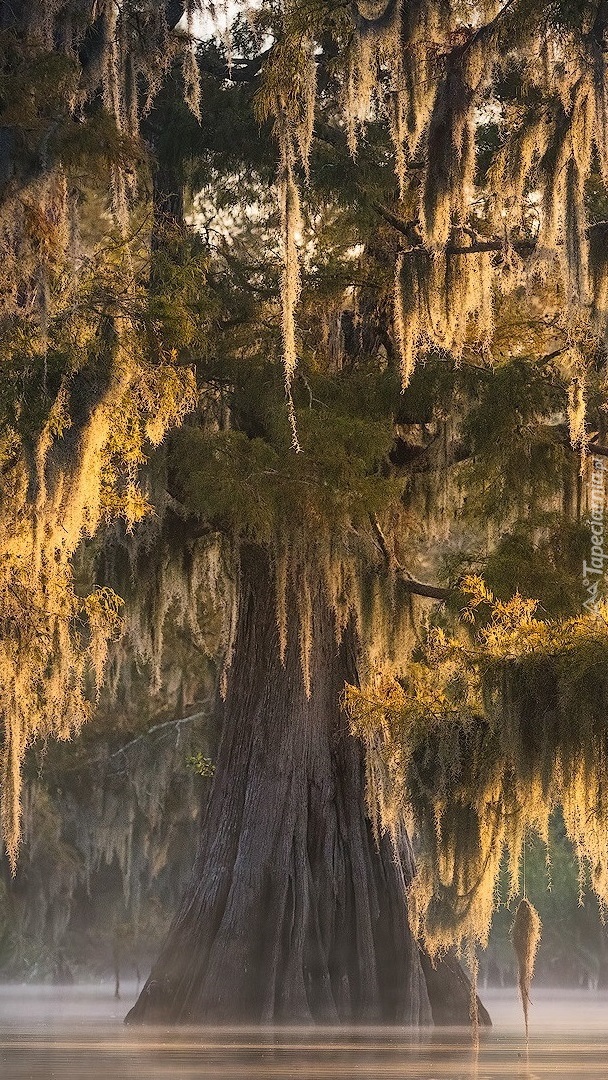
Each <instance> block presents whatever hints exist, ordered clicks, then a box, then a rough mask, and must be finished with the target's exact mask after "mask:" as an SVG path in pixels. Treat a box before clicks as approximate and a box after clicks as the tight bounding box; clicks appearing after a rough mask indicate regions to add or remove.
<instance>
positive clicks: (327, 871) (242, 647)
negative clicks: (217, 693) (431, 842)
mask: <svg viewBox="0 0 608 1080" xmlns="http://www.w3.org/2000/svg"><path fill="white" fill-rule="evenodd" d="M288 601H289V604H290V608H291V614H290V617H289V628H288V629H289V639H288V646H287V654H286V657H285V663H284V665H282V664H281V661H280V657H279V641H278V632H277V625H276V616H275V591H274V580H273V575H272V573H271V571H270V568H269V564H268V560H267V558H266V556H265V554H264V552H263V551H261V550H260V549H259V548H253V547H252V548H246V549H245V550H244V551H243V555H242V569H241V597H240V616H239V625H238V631H237V637H236V644H235V652H234V659H233V663H232V668H231V672H230V685H229V690H228V695H227V698H226V703H225V716H224V719H223V728H222V736H221V742H220V748H219V754H218V761H217V768H216V773H215V777H214V781H213V786H212V790H211V794H210V797H209V801H208V804H207V807H206V810H205V812H204V816H203V823H202V833H201V841H200V847H199V851H198V854H197V858H196V863H195V867H194V871H193V876H192V879H191V882H190V885H189V888H188V890H187V893H186V896H185V897H184V901H183V903H182V906H181V909H180V911H179V912H178V914H177V916H176V918H175V920H174V923H173V925H172V928H171V930H170V932H169V935H168V938H167V941H166V943H165V945H164V948H163V950H162V953H161V955H160V957H159V960H158V962H157V964H156V965H155V967H154V969H153V971H152V973H151V975H150V978H149V979H148V981H147V983H146V985H145V986H144V989H143V991H142V993H141V995H140V997H139V999H138V1001H137V1003H136V1005H135V1006H134V1008H133V1009H132V1010H131V1012H130V1013H129V1015H128V1017H127V1022H130V1023H137V1022H145V1021H150V1022H167V1021H169V1022H171V1021H178V1022H179V1021H181V1022H205V1023H221V1022H261V1023H264V1022H281V1021H285V1022H291V1023H297V1022H311V1021H316V1022H321V1023H335V1022H340V1021H341V1022H345V1021H366V1022H383V1023H387V1022H388V1023H402V1024H425V1023H430V1022H432V1018H433V1017H432V1009H431V1002H430V1001H429V995H428V993H427V985H426V980H425V976H424V973H423V969H422V965H421V960H420V955H419V950H418V947H417V945H416V943H415V941H414V940H413V938H412V936H411V933H410V930H409V926H408V920H407V906H406V893H405V890H406V886H407V883H408V882H409V881H410V880H411V876H412V870H413V867H412V856H411V849H410V846H409V841H408V838H407V836H406V835H405V834H404V835H403V837H402V838H401V842H400V844H399V850H398V851H395V849H394V847H393V845H392V843H391V842H390V841H389V839H388V838H387V837H384V838H383V839H382V840H381V842H380V844H379V845H378V844H376V841H375V839H374V837H373V834H372V830H371V826H370V823H369V820H368V819H367V816H366V813H365V803H364V773H363V761H362V753H361V749H360V746H359V745H358V743H357V742H356V741H355V740H354V739H353V738H352V736H351V735H350V733H349V732H348V729H347V726H346V724H345V720H344V717H343V715H342V714H341V711H340V695H341V693H342V689H343V687H344V683H345V681H349V682H355V681H356V679H357V667H356V648H355V635H354V632H353V629H352V628H347V630H346V632H345V634H344V635H343V638H342V641H341V643H340V644H338V643H337V641H336V635H335V628H334V622H333V616H332V613H331V611H330V610H329V608H328V605H327V603H326V601H325V599H324V597H323V594H322V590H321V589H320V588H319V589H318V591H317V594H316V595H315V596H314V598H313V650H312V657H311V686H312V691H311V696H310V698H307V697H306V694H305V690H304V683H303V678H302V674H301V669H300V655H299V644H298V626H297V618H296V615H295V608H296V604H295V597H294V596H293V595H292V596H291V597H288ZM435 974H436V973H435ZM445 974H446V978H447V980H448V984H449V981H450V975H449V972H448V971H447V970H446V973H445ZM440 982H441V992H442V994H443V995H444V996H445V995H446V990H447V997H448V999H449V998H450V993H449V988H448V986H447V985H446V984H445V980H443V981H442V980H440ZM454 1004H455V1011H453V1012H452V1014H451V1015H449V1019H451V1021H452V1022H466V1020H467V1013H468V1000H467V999H466V994H465V995H464V1005H463V1000H462V993H460V994H459V993H458V992H457V993H456V997H455V1001H454ZM448 1014H449V1009H448Z"/></svg>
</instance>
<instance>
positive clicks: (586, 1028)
mask: <svg viewBox="0 0 608 1080" xmlns="http://www.w3.org/2000/svg"><path fill="white" fill-rule="evenodd" d="M130 989H131V990H132V992H131V993H128V994H123V999H122V1000H121V1001H118V1002H117V1001H115V1000H114V998H113V996H112V988H111V987H109V986H100V987H90V986H88V987H85V986H80V987H70V988H65V989H63V988H58V987H31V986H28V987H21V986H2V987H0V1076H1V1077H2V1080H26V1078H27V1080H169V1078H170V1080H189V1078H194V1077H196V1078H197V1080H211V1078H213V1080H249V1078H251V1080H258V1078H259V1080H265V1078H268V1080H292V1078H297V1080H321V1078H323V1080H328V1078H331V1080H350V1078H352V1080H382V1078H385V1077H387V1078H388V1077H400V1078H401V1080H414V1078H416V1080H494V1078H501V1080H541V1078H544V1077H549V1076H551V1077H552V1078H553V1080H577V1078H578V1077H581V1078H582V1077H585V1080H599V1078H600V1077H601V1078H602V1080H606V1077H607V1076H608V1025H607V1020H608V994H601V993H600V994H591V993H565V992H563V991H562V992H560V991H548V990H537V991H536V992H535V993H534V997H533V1001H534V1007H533V1011H532V1016H531V1034H530V1045H529V1051H526V1045H525V1039H524V1037H523V1029H522V1021H521V1014H520V1011H519V1008H518V1002H517V998H516V996H515V991H509V992H503V991H501V992H500V993H498V992H495V991H494V992H492V991H490V992H487V993H486V994H482V997H483V998H484V1001H485V1002H486V1004H487V1005H488V1008H489V1010H490V1013H491V1014H492V1017H493V1019H494V1027H493V1029H492V1030H491V1031H488V1032H482V1036H481V1041H480V1046H479V1049H478V1051H477V1052H476V1051H475V1049H474V1047H473V1046H472V1044H471V1035H470V1032H469V1031H468V1030H467V1029H462V1028H443V1029H435V1030H428V1031H411V1030H406V1029H395V1028H348V1029H343V1028H340V1029H336V1028H314V1029H310V1028H274V1029H265V1030H264V1031H260V1030H259V1029H251V1028H200V1027H199V1028H169V1027H145V1028H139V1027H138V1028H126V1027H124V1025H123V1022H122V1021H123V1017H124V1015H125V1013H126V1012H127V1010H128V1008H129V1007H130V1006H131V1004H132V1003H133V1001H134V988H130Z"/></svg>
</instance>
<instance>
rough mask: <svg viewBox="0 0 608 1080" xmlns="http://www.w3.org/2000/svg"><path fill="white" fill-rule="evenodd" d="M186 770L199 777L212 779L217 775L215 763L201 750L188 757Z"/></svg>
mask: <svg viewBox="0 0 608 1080" xmlns="http://www.w3.org/2000/svg"><path fill="white" fill-rule="evenodd" d="M186 768H187V769H189V770H190V771H191V772H193V773H196V775H197V776H204V777H211V776H213V775H214V773H215V765H214V763H213V761H212V760H211V758H209V757H207V756H206V755H205V754H203V753H202V752H201V751H200V750H196V751H195V752H194V753H193V754H189V755H188V757H187V758H186Z"/></svg>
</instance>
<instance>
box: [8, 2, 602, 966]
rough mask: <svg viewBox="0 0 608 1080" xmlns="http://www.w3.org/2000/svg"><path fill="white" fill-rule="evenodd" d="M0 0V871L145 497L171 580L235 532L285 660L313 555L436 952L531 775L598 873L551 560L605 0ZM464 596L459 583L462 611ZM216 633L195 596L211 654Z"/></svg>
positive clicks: (568, 583)
mask: <svg viewBox="0 0 608 1080" xmlns="http://www.w3.org/2000/svg"><path fill="white" fill-rule="evenodd" d="M0 20H1V21H0V27H1V35H0V73H1V74H0V173H1V180H2V190H1V193H0V197H1V211H0V223H1V229H2V237H3V250H4V260H3V265H2V269H1V271H0V285H1V289H0V318H1V320H2V344H1V346H0V350H1V356H2V363H3V379H2V385H1V387H0V410H1V413H2V428H1V432H0V439H1V443H0V447H1V462H0V464H1V470H2V494H1V498H2V508H3V513H2V524H1V527H0V529H1V534H2V541H1V546H2V563H1V565H0V595H1V597H2V622H1V626H0V671H1V673H2V674H1V678H0V713H1V715H2V722H3V737H2V770H3V773H2V775H3V780H2V821H3V830H4V837H5V842H6V846H7V851H8V854H9V858H10V859H11V861H12V863H13V864H14V862H15V859H16V856H17V849H18V844H19V827H20V810H19V798H20V783H21V781H20V768H21V762H22V759H23V755H24V753H25V750H26V749H27V747H28V745H30V744H31V742H32V741H33V739H34V738H36V737H39V736H44V737H46V736H48V735H55V736H59V737H60V738H65V737H67V736H68V735H69V734H70V733H71V732H73V731H74V730H75V729H76V728H77V727H78V725H79V724H80V723H81V721H82V719H83V718H84V717H85V716H86V715H87V714H88V713H89V712H90V711H91V708H92V707H93V704H94V701H95V693H96V691H95V686H94V685H92V683H95V682H96V683H97V686H98V687H99V686H100V685H101V684H102V682H103V677H104V669H105V667H106V660H107V656H108V650H110V653H111V654H112V655H113V656H115V655H116V652H117V648H118V651H119V647H116V646H114V645H113V643H112V640H111V639H112V638H113V637H115V636H117V635H118V634H119V633H120V630H119V622H120V619H119V615H120V611H121V604H120V601H119V599H118V596H117V593H116V591H115V590H118V591H122V593H123V594H126V593H127V592H128V585H127V586H126V587H125V588H123V586H122V585H121V584H120V582H118V581H117V580H114V581H110V580H106V578H104V577H103V575H102V574H101V572H100V570H99V567H100V565H101V562H103V559H102V560H101V562H100V561H99V550H100V547H103V546H104V544H105V543H106V540H107V536H108V531H109V529H110V526H111V525H112V523H114V529H115V531H116V529H118V528H119V526H117V525H116V522H117V521H118V522H122V528H123V530H126V531H128V532H130V533H132V537H131V538H130V539H128V540H127V541H125V543H126V544H127V546H129V545H131V546H132V548H135V549H137V548H138V545H139V551H140V553H141V551H142V550H145V548H146V544H147V543H149V533H148V534H147V533H146V528H145V525H142V522H143V519H145V518H146V516H147V515H148V516H149V514H150V512H151V507H152V505H155V507H156V513H157V517H158V520H159V522H160V525H159V528H161V529H162V527H163V523H164V522H166V521H167V520H168V519H170V518H171V515H173V517H174V518H177V519H178V520H179V522H180V523H181V526H182V527H183V531H184V533H185V534H186V535H187V536H189V537H190V538H195V537H197V538H200V537H201V536H208V537H209V545H210V547H209V550H207V552H206V554H205V556H204V558H205V559H206V560H207V563H206V570H205V573H204V574H203V573H202V572H201V574H200V576H199V578H198V579H197V578H196V574H195V575H194V578H195V579H196V580H197V581H198V583H199V585H200V586H201V588H203V587H204V588H205V589H208V590H211V591H213V589H214V588H215V589H217V588H219V586H218V584H217V583H218V579H219V577H221V576H222V573H224V571H225V567H224V566H222V567H221V568H220V569H218V567H219V563H220V562H221V560H219V557H217V543H218V541H217V537H218V535H219V534H221V536H222V537H224V538H225V540H226V542H227V543H228V545H229V546H231V549H232V556H233V557H234V559H235V560H236V562H237V563H238V549H239V545H240V544H242V543H244V542H252V541H253V542H255V543H257V544H261V545H264V547H265V548H266V550H267V551H268V553H269V557H270V560H271V564H272V568H273V573H274V575H275V580H276V586H277V587H276V594H277V605H276V606H277V612H276V616H277V622H278V625H279V631H280V635H279V636H280V647H281V649H282V651H283V652H284V651H285V648H286V645H287V641H286V635H287V628H288V622H289V620H288V617H287V613H286V599H285V598H286V596H287V595H288V594H290V593H292V592H294V590H295V591H297V595H298V626H299V631H298V633H299V642H300V655H301V665H302V673H303V678H304V682H305V685H306V686H309V682H310V670H309V655H310V646H311V639H312V635H313V634H314V625H313V618H312V610H313V605H312V600H311V596H312V595H313V594H314V591H315V589H316V587H317V584H318V583H319V581H320V582H321V583H322V586H323V590H324V592H325V594H326V596H327V597H328V598H329V602H330V605H331V608H332V611H333V612H334V616H335V624H336V630H337V634H338V635H340V634H341V633H342V632H343V631H344V630H345V628H346V626H347V625H348V624H349V623H350V622H351V621H352V622H353V623H354V625H355V626H356V628H357V635H358V640H359V643H360V649H361V653H362V668H361V670H362V671H363V673H364V677H365V679H366V681H367V682H368V683H369V686H365V687H364V688H363V689H362V690H361V691H359V692H353V693H352V694H351V695H350V697H349V708H350V712H351V717H352V725H353V728H354V730H355V731H356V732H357V733H358V734H360V735H361V736H362V737H363V739H364V741H365V743H366V745H367V748H368V769H369V780H370V783H369V789H370V805H371V806H372V807H376V808H377V821H378V828H379V829H383V828H387V827H390V826H391V824H392V823H394V820H395V817H394V815H395V814H399V815H402V814H403V813H410V814H411V815H412V816H413V819H414V822H415V826H416V829H417V831H418V833H419V835H420V838H421V840H420V852H421V856H420V869H419V872H418V876H417V878H416V879H415V881H414V885H413V887H412V891H411V896H412V898H413V899H414V900H415V901H416V903H415V905H414V912H415V914H414V916H413V919H414V922H415V923H416V925H417V928H418V929H419V931H420V933H421V934H422V936H423V937H424V938H425V940H426V942H427V945H428V946H429V948H430V949H431V950H433V949H435V948H442V947H444V946H446V945H447V944H449V943H451V942H453V941H455V940H456V941H458V940H461V939H462V938H463V937H467V938H469V939H471V940H481V941H484V940H485V938H486V935H487V927H488V924H489V918H490V915H491V911H492V909H493V906H494V903H495V891H494V890H495V882H496V879H497V875H498V869H499V864H500V855H501V851H502V846H503V843H506V844H507V845H508V847H509V850H510V853H511V858H512V869H513V882H514V886H513V887H514V888H515V887H516V881H517V864H518V860H519V856H520V853H521V847H522V843H523V840H524V838H525V832H526V829H527V828H528V827H534V828H537V829H538V830H539V831H540V832H541V834H542V835H545V834H546V830H547V822H548V816H549V814H550V812H551V810H552V809H553V807H554V805H555V803H556V802H560V803H561V804H562V805H563V808H564V813H565V819H566V824H567V828H568V831H569V834H570V836H571V837H572V839H573V840H574V842H575V844H576V846H577V849H578V850H579V852H580V854H581V856H582V858H583V859H586V860H588V862H589V864H590V865H591V866H592V867H593V880H594V887H596V890H597V892H598V895H599V896H600V898H601V899H604V898H605V896H606V885H605V880H606V872H607V871H606V864H607V855H606V852H605V845H604V842H603V840H602V835H603V834H602V829H604V832H605V824H606V811H605V808H604V806H603V802H602V799H603V794H602V793H603V790H604V787H605V779H606V778H605V776H604V766H603V761H604V758H605V753H604V745H605V734H604V729H603V726H602V719H601V708H600V703H601V700H602V695H603V682H602V679H603V675H602V672H603V665H604V663H605V661H604V650H605V634H604V622H603V620H604V618H605V615H604V609H603V608H600V607H598V608H597V610H595V606H596V605H595V600H594V610H593V612H591V613H590V614H582V611H583V604H584V602H585V600H586V599H587V594H586V593H585V585H584V583H583V580H582V575H581V573H580V567H581V565H582V562H583V559H584V558H585V557H586V555H587V553H588V552H589V551H590V550H591V537H592V531H591V530H592V526H593V524H594V518H593V513H592V512H593V499H592V486H593V485H592V475H593V461H594V460H595V458H594V456H593V455H594V454H595V455H596V457H597V455H600V454H601V452H602V451H605V445H604V436H605V431H606V422H605V390H606V332H607V325H606V320H607V318H608V315H607V309H606V296H607V295H608V293H607V289H608V245H607V244H606V237H607V235H608V234H607V232H606V228H607V226H606V221H605V220H604V219H605V217H606V205H607V198H608V194H607V191H606V183H607V182H608V104H607V101H608V98H607V93H608V88H607V72H606V56H607V55H608V3H606V2H605V0H589V2H577V3H573V2H571V0H551V2H541V0H506V2H504V3H502V4H499V3H494V2H492V0H409V2H405V0H403V2H402V0H388V2H387V3H385V2H382V0H378V2H375V0H365V2H363V0H358V2H354V3H352V4H344V5H338V6H336V5H335V4H333V3H328V2H323V0H284V2H282V3H280V2H276V3H275V2H268V3H267V2H261V3H259V4H256V5H253V4H252V5H246V4H243V5H242V7H241V8H238V10H237V11H235V12H234V18H233V13H232V11H230V12H229V13H228V12H226V13H225V14H224V16H221V13H219V14H218V11H217V9H216V6H215V5H212V4H209V5H206V4H203V3H187V4H180V3H168V4H166V5H164V6H163V5H162V4H158V3H153V2H151V0H150V2H147V0H123V2H122V3H120V4H116V3H115V2H110V0H103V2H102V0H100V2H98V3H95V4H93V5H91V4H90V3H85V2H82V3H80V2H73V0H72V2H70V3H67V2H66V3H63V2H61V0H54V2H51V0H41V2H40V3H39V4H31V3H15V2H13V3H11V4H2V5H0ZM220 24H221V28H222V32H221V33H220ZM180 424H181V425H182V426H181V427H180V428H179V430H174V429H176V428H177V426H178V425H180ZM169 431H171V435H170V436H169V437H167V438H165V436H166V435H167V432H169ZM161 443H162V444H163V446H162V447H161V449H159V450H157V451H154V447H160V444H161ZM298 451H300V452H298ZM149 459H151V461H150V460H149ZM602 460H603V459H602ZM601 516H602V520H603V504H602V515H601ZM93 537H96V540H95V543H94V544H92V543H89V544H88V546H87V545H86V544H85V545H84V550H85V554H84V555H83V542H84V541H86V540H87V538H88V539H89V541H91V539H92V538H93ZM213 545H216V547H215V548H214V547H213ZM210 552H212V554H210ZM213 553H215V554H213ZM133 559H134V561H133V563H132V565H137V566H140V567H141V565H142V564H141V560H140V561H139V562H137V558H136V557H135V556H133ZM77 560H84V561H83V562H78V561H77ZM83 566H84V569H83ZM77 568H78V570H77ZM109 576H110V577H111V575H109ZM142 576H143V571H142ZM224 576H226V575H225V574H224ZM106 577H108V575H106ZM481 577H483V581H484V582H485V584H483V582H482V581H481ZM164 581H165V585H166V589H167V595H166V596H165V597H164V598H163V600H162V603H160V604H158V605H156V608H155V610H154V614H153V618H152V617H150V619H149V622H150V620H151V621H152V623H153V630H152V631H150V626H148V628H147V630H146V629H144V628H143V622H142V620H143V615H142V620H140V622H139V623H138V620H137V618H136V617H135V616H134V615H133V613H132V612H129V611H127V612H126V614H125V625H126V626H127V627H128V628H130V630H131V639H130V640H131V647H132V648H133V650H135V651H137V650H139V651H140V653H141V655H142V656H145V657H146V658H147V659H148V660H149V659H150V657H151V655H152V654H153V653H155V652H156V654H158V651H159V649H161V648H162V624H163V620H164V617H165V615H166V613H167V611H168V610H169V609H170V607H171V604H172V603H174V601H175V602H177V601H176V596H177V597H178V601H179V604H181V605H182V607H183V608H184V609H185V608H186V607H187V598H188V596H189V595H191V594H190V593H188V592H187V590H186V591H183V590H182V591H181V592H180V589H181V588H182V586H181V585H179V584H178V583H176V579H175V577H174V576H173V577H172V575H171V573H169V572H168V573H167V574H166V576H165V578H164ZM110 585H112V586H113V588H110ZM119 586H120V588H119ZM223 588H224V590H225V591H224V593H223V594H222V596H223V597H226V596H227V595H228V594H229V593H230V590H229V588H226V586H225V585H224V586H223ZM467 589H468V590H469V591H468V592H467ZM471 590H472V591H471ZM517 590H519V593H520V594H521V595H518V594H517ZM145 591H146V590H145V584H143V585H142V586H141V591H140V599H141V595H142V594H143V593H145ZM465 594H466V595H465ZM514 594H515V599H513V595H514ZM522 596H523V597H524V599H522ZM601 596H602V588H601V587H600V588H599V592H597V594H595V593H594V597H595V599H597V601H598V603H599V600H600V599H601ZM467 597H469V599H467ZM470 597H472V598H473V601H472V602H471V600H470ZM528 597H531V598H534V599H535V600H537V601H538V602H539V605H540V606H538V607H535V606H534V604H533V603H532V601H531V600H528V599H527V598H528ZM438 602H439V608H438V606H437V604H438ZM130 603H131V604H132V606H133V607H135V608H136V607H137V605H138V598H137V596H131V597H130ZM127 606H128V605H127ZM226 607H227V608H228V607H230V604H228V603H227V604H226ZM459 607H460V608H463V607H464V610H465V612H469V613H473V614H474V615H475V618H477V615H478V613H479V612H480V611H481V612H485V613H486V614H485V616H484V619H483V620H482V623H483V625H482V626H481V627H480V628H479V631H478V633H477V636H475V627H474V629H473V631H471V630H468V629H467V625H465V626H464V627H463V625H462V623H461V624H458V610H459ZM431 612H432V614H431ZM475 613H477V614H475ZM140 614H141V612H140ZM232 614H233V613H232ZM230 618H231V615H230V613H229V614H228V615H227V617H226V620H225V622H227V623H230ZM144 621H145V620H144ZM191 621H192V620H191ZM427 623H430V627H427ZM470 625H473V624H470ZM455 626H457V627H458V628H457V629H456V630H455V629H454V627H455ZM135 627H137V629H136V630H135V629H134V628H135ZM471 634H473V636H472V637H471ZM421 639H424V642H423V644H424V651H423V652H422V653H421V654H420V656H419V657H418V659H417V660H416V663H415V664H412V660H411V658H412V651H413V649H415V647H416V645H417V644H420V641H421ZM123 640H124V638H123ZM230 648H231V630H230V626H226V625H224V626H223V627H222V628H221V629H218V631H217V644H216V651H217V653H218V654H219V653H221V654H222V656H221V662H220V661H218V663H219V664H220V666H221V663H224V662H225V664H226V665H229V661H230ZM112 650H114V652H112ZM156 659H158V655H157V657H156ZM91 672H93V676H94V677H93V678H92V676H91ZM395 679H396V680H397V681H395ZM548 686H550V687H551V693H552V696H551V705H550V707H549V705H548V704H546V703H544V697H543V695H544V694H545V692H546V688H547V687H548ZM573 702H575V703H576V708H577V715H578V713H579V712H580V713H581V715H582V714H583V713H584V717H583V720H584V722H583V720H581V723H580V724H578V725H577V726H576V729H573V728H572V726H571V725H570V723H569V716H570V709H571V707H573V706H572V704H571V703H573ZM532 715H533V716H534V718H535V723H536V724H537V725H538V732H539V733H540V734H539V735H538V737H536V736H534V737H532V736H531V734H530V726H531V725H530V716H532ZM556 752H557V757H558V766H557V773H556V771H555V767H554V764H553V758H554V757H555V754H556ZM549 758H551V761H549ZM583 796H584V797H583ZM454 805H458V806H459V808H460V810H461V812H462V815H464V816H465V817H466V819H467V822H468V826H467V828H461V827H460V826H461V824H462V819H461V817H460V816H459V814H456V813H454V812H453V808H454ZM588 818H589V819H590V820H591V821H592V825H589V824H588V820H587V819H588ZM507 821H508V824H507ZM450 823H451V824H450ZM452 825H453V828H452Z"/></svg>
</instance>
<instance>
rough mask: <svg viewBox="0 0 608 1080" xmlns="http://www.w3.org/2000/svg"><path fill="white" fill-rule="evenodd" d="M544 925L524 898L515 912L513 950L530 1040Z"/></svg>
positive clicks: (512, 932) (534, 909)
mask: <svg viewBox="0 0 608 1080" xmlns="http://www.w3.org/2000/svg"><path fill="white" fill-rule="evenodd" d="M541 932H542V923H541V921H540V917H539V914H538V912H537V910H536V908H534V907H533V906H532V904H531V903H530V901H529V900H528V899H526V897H525V896H524V898H523V900H520V902H519V905H518V907H517V911H516V912H515V921H514V923H513V929H512V931H511V934H512V937H513V948H514V949H515V955H516V956H517V970H518V982H519V992H520V995H521V1003H522V1008H523V1010H524V1021H525V1025H526V1038H528V1009H529V1006H530V985H531V983H532V975H533V974H534V961H535V959H536V952H537V949H538V945H539V942H540V937H541Z"/></svg>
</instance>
